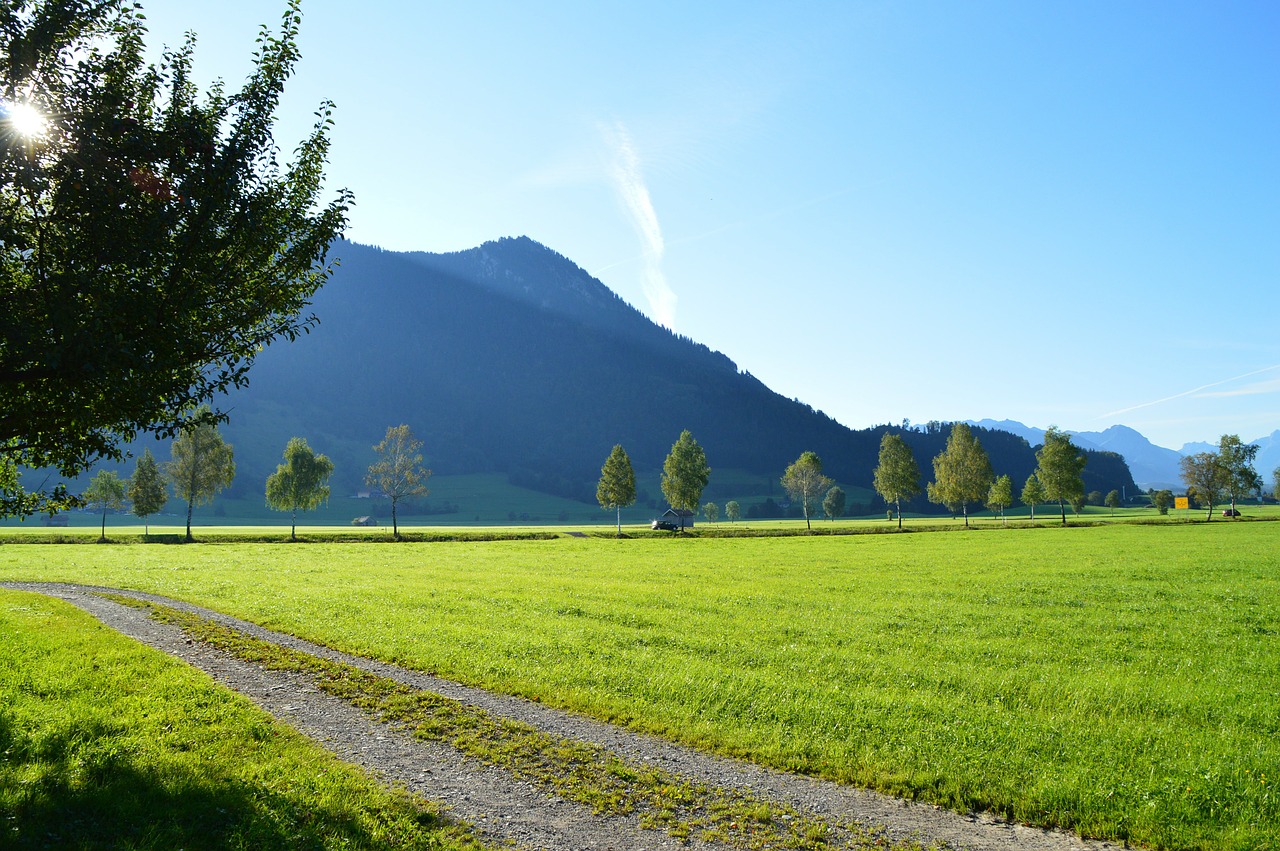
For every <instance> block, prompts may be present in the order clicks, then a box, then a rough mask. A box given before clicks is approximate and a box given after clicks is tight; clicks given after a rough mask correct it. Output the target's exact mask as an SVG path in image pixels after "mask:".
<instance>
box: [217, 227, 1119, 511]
mask: <svg viewBox="0 0 1280 851" xmlns="http://www.w3.org/2000/svg"><path fill="white" fill-rule="evenodd" d="M335 254H336V255H338V256H339V257H340V260H341V262H340V266H339V267H338V268H337V270H336V272H335V273H334V275H333V277H332V278H331V279H330V281H329V282H328V283H326V284H325V286H324V287H322V288H321V289H320V290H319V291H318V292H317V294H316V296H315V299H314V301H313V305H312V312H313V313H314V314H315V315H316V316H317V317H318V318H319V320H320V321H319V322H318V324H317V325H316V326H315V327H314V328H312V330H311V331H310V333H308V334H307V335H305V336H303V337H300V338H299V339H298V340H296V341H293V342H291V343H289V344H280V343H277V344H276V345H272V346H270V347H268V348H267V349H266V350H265V351H264V352H263V353H262V354H261V355H259V357H258V359H257V361H256V363H255V365H254V369H253V373H252V374H251V376H250V382H249V385H248V386H247V387H245V388H241V389H238V390H236V391H235V392H233V393H232V394H230V395H228V396H227V397H226V398H225V400H223V401H222V403H221V404H220V407H221V408H223V409H224V410H226V411H227V412H228V414H229V415H230V421H229V422H228V424H227V425H226V426H225V428H224V432H225V434H226V436H227V438H228V440H229V441H230V442H232V444H233V445H234V446H235V450H236V462H237V467H238V475H237V478H236V482H235V483H234V484H233V486H232V491H231V493H230V494H229V495H230V496H238V497H242V498H250V497H258V498H260V496H261V489H262V486H263V482H264V481H265V478H266V476H267V475H268V474H269V473H270V472H272V471H273V470H274V469H275V466H276V465H277V464H278V463H279V461H280V453H281V451H282V449H283V447H284V445H285V443H286V442H287V441H288V440H289V438H291V437H294V436H301V437H305V438H307V439H308V441H309V442H310V444H311V446H312V447H313V448H314V449H315V450H316V451H317V452H323V453H325V454H327V455H329V457H330V458H331V459H332V460H333V461H334V462H335V465H336V472H335V474H334V480H333V482H332V484H333V486H334V488H335V492H344V491H346V492H350V491H354V490H356V489H358V488H360V487H361V485H362V479H363V475H364V471H365V470H366V469H367V468H368V465H369V464H370V463H372V461H373V460H374V458H373V451H372V448H371V447H372V445H373V444H374V443H376V442H377V441H378V440H380V439H381V437H382V435H383V433H384V432H385V430H386V429H387V428H388V427H389V426H394V425H399V424H401V423H406V424H408V425H409V426H410V427H411V428H412V429H413V431H414V432H415V434H416V435H417V436H418V438H419V439H421V440H423V442H424V450H423V451H424V454H425V455H426V465H427V466H428V467H431V468H432V469H434V470H435V472H437V473H441V474H446V473H453V474H462V473H501V474H504V475H506V476H507V478H508V481H510V482H511V483H512V484H519V485H521V486H523V487H528V488H533V489H535V490H540V491H543V492H546V493H552V494H555V495H558V496H568V497H571V498H574V499H578V500H580V501H582V502H585V503H593V502H594V494H595V484H596V481H597V480H598V478H599V471H600V465H601V464H602V463H603V462H604V459H605V458H606V457H607V455H608V454H609V451H610V450H611V449H612V447H613V446H614V445H615V444H622V445H623V446H624V447H625V449H626V450H627V452H628V454H629V455H630V456H631V459H632V463H633V465H634V467H635V468H636V469H637V470H638V471H640V470H658V469H660V467H661V465H662V461H663V459H664V458H665V457H666V453H667V452H668V450H669V449H670V447H671V444H672V443H673V442H674V441H675V440H676V438H677V437H678V436H679V434H680V432H681V431H682V430H683V429H689V430H690V431H691V432H692V433H693V435H694V437H695V439H697V440H698V441H699V443H701V444H702V445H703V447H704V449H705V450H706V452H707V455H708V460H709V462H710V464H711V467H712V486H713V487H715V486H716V482H717V480H716V470H717V469H719V470H742V471H745V472H748V473H751V474H753V475H758V476H761V477H762V478H763V480H765V481H771V482H774V483H776V482H777V477H778V476H780V475H781V474H782V472H783V470H784V469H785V467H786V465H787V464H789V463H791V462H792V461H794V460H795V459H796V458H797V457H798V456H799V455H800V453H801V452H804V451H815V452H817V453H818V454H819V455H820V456H821V457H822V459H823V462H824V466H825V472H826V473H827V474H828V475H830V476H831V477H833V478H834V479H836V480H837V481H838V482H840V483H841V484H843V485H845V486H846V487H856V488H865V489H868V490H869V489H870V487H871V478H872V470H873V468H874V466H875V464H876V462H877V458H878V452H879V444H880V438H881V436H882V435H883V434H884V433H885V432H887V431H895V432H898V433H901V434H902V435H903V437H904V439H905V440H906V441H907V442H908V445H909V446H910V447H911V448H912V451H913V453H914V454H915V456H916V460H917V463H918V464H919V466H920V468H921V473H922V481H921V485H922V486H923V484H924V482H925V481H927V480H928V478H929V477H930V473H931V469H930V460H931V459H932V458H933V457H934V456H935V455H936V454H937V453H938V452H941V451H942V449H943V447H944V446H945V442H946V437H947V433H948V432H949V428H948V427H944V426H942V425H941V424H932V423H931V424H930V425H929V426H927V427H922V428H916V429H908V430H903V429H899V428H897V427H895V426H888V425H885V426H876V427H874V428H870V429H860V430H855V429H850V428H848V427H846V426H844V425H842V424H840V423H838V422H836V421H835V420H834V419H832V418H831V417H829V416H828V415H826V414H824V413H823V412H821V411H818V410H815V409H814V408H812V407H811V406H809V405H807V404H805V403H803V402H801V401H799V400H796V399H789V398H786V397H784V396H782V395H781V394H779V393H776V392H775V391H773V390H771V389H770V388H768V387H766V386H765V385H764V384H763V383H762V382H760V381H759V380H758V379H756V378H755V377H753V376H752V375H750V374H749V373H747V372H745V371H742V370H740V369H739V368H738V367H737V365H736V364H735V362H734V361H733V360H731V359H730V358H729V357H728V356H727V355H725V354H722V353H720V352H716V351H713V350H712V349H710V348H709V347H707V346H705V345H703V344H701V343H697V342H696V341H693V340H690V339H688V338H686V337H682V336H680V335H678V334H675V333H674V332H672V331H671V330H669V329H667V328H663V327H661V326H658V325H656V324H655V323H653V322H651V321H650V320H649V319H648V318H647V317H645V316H644V315H643V314H642V313H640V311H638V310H636V309H635V308H634V307H632V306H631V305H629V304H627V303H626V302H625V301H623V300H622V299H621V298H620V297H618V296H617V295H616V294H614V293H613V292H612V291H611V290H609V289H608V288H607V287H606V286H605V285H604V284H603V283H601V282H599V281H598V280H597V279H595V278H593V277H592V276H590V275H589V274H588V273H587V272H585V271H584V270H582V269H581V268H580V267H578V266H577V265H576V264H574V263H573V262H572V261H570V260H569V259H568V258H565V257H563V256H562V255H560V254H558V253H557V252H555V251H553V250H551V249H549V248H546V247H545V246H542V245H540V244H539V243H537V242H534V241H533V240H530V239H528V238H527V237H518V238H506V239H502V240H495V241H491V242H486V243H484V244H483V245H481V246H478V247H477V248H474V249H468V250H466V251H461V252H453V253H450V254H427V253H425V252H414V253H403V252H393V251H386V250H384V249H381V248H377V247H373V246H363V245H359V244H356V243H350V242H343V243H341V244H339V245H338V246H336V247H335ZM975 433H977V434H978V437H979V439H980V440H981V441H982V444H983V446H984V448H985V449H986V450H987V452H988V454H989V455H990V456H991V459H992V464H993V467H994V468H995V471H996V473H997V474H998V475H999V474H1008V475H1010V477H1011V478H1013V479H1015V481H1016V482H1017V483H1018V485H1019V486H1021V482H1022V481H1023V480H1025V478H1026V477H1027V476H1028V475H1029V474H1030V473H1031V471H1032V470H1033V469H1034V468H1035V457H1034V451H1033V449H1032V447H1031V446H1030V445H1029V444H1028V442H1027V441H1026V440H1024V439H1023V438H1021V437H1018V436H1016V435H1013V434H1009V433H1007V432H1003V431H998V430H987V429H976V430H975ZM1085 476H1086V484H1087V488H1088V489H1089V490H1102V491H1103V492H1106V491H1108V490H1111V489H1122V488H1127V489H1129V490H1130V491H1132V490H1133V479H1132V476H1131V475H1130V472H1129V470H1128V468H1127V467H1126V466H1125V464H1124V461H1123V459H1122V458H1120V456H1118V455H1116V454H1114V453H1109V452H1106V451H1101V452H1097V451H1092V450H1090V461H1089V464H1088V466H1087V467H1086V469H1085ZM775 493H776V492H775ZM738 496H739V495H736V494H735V495H733V496H726V497H724V498H737V497H738ZM860 507H861V508H862V509H863V513H866V512H869V511H871V510H875V509H874V507H873V506H872V505H871V503H864V504H862V505H861V506H860ZM909 508H910V510H912V511H933V512H936V511H940V510H941V509H940V508H939V507H937V506H933V505H931V504H929V503H928V502H927V500H926V499H925V498H924V496H923V495H922V496H920V497H917V499H916V500H914V501H913V502H912V503H911V505H910V506H909Z"/></svg>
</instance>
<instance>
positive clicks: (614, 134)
mask: <svg viewBox="0 0 1280 851" xmlns="http://www.w3.org/2000/svg"><path fill="white" fill-rule="evenodd" d="M600 132H601V134H602V135H603V136H604V139H605V143H606V144H607V145H608V146H609V152H610V155H611V158H612V159H611V161H610V164H609V176H610V179H611V180H612V181H613V188H614V191H616V192H617V193H618V198H619V199H620V200H621V201H622V206H623V207H624V208H625V209H626V211H627V214H628V215H629V216H630V218H631V223H632V225H633V226H634V227H635V229H636V234H637V235H638V236H639V237H640V241H641V243H642V246H643V254H642V255H641V256H642V259H643V261H644V264H645V270H644V283H643V287H644V295H645V298H646V299H647V300H648V302H649V309H650V311H651V312H652V314H653V318H654V320H655V321H657V322H658V323H659V324H661V325H665V326H666V327H668V328H673V327H675V319H676V294H675V291H674V290H672V289H671V285H670V284H668V283H667V277H666V275H665V274H664V273H663V271H662V258H663V256H664V255H665V254H666V244H665V243H664V242H663V239H662V228H661V226H659V224H658V214H657V212H656V211H655V210H654V209H653V200H652V199H651V198H650V197H649V187H648V186H647V185H646V184H645V181H644V174H643V172H642V170H641V168H640V156H639V154H638V153H637V152H636V148H635V145H634V143H633V142H632V141H631V135H630V134H629V133H628V132H627V128H626V127H625V126H624V125H623V124H622V122H620V121H618V122H614V123H613V124H612V125H608V124H602V125H600Z"/></svg>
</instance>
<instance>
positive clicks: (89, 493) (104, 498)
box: [84, 470, 127, 542]
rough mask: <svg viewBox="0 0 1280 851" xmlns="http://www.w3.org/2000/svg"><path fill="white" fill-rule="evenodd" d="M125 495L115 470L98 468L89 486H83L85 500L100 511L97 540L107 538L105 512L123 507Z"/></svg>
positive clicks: (121, 480) (123, 485)
mask: <svg viewBox="0 0 1280 851" xmlns="http://www.w3.org/2000/svg"><path fill="white" fill-rule="evenodd" d="M126 496H127V494H126V489H125V483H124V480H123V479H121V478H120V476H119V475H117V474H116V471H115V470H99V471H98V472H97V473H95V474H94V476H93V480H92V481H90V482H89V487H87V488H85V491H84V500H85V502H87V503H89V505H90V506H92V507H93V509H94V510H95V511H101V512H102V534H101V535H99V536H98V541H99V542H102V541H105V540H106V539H107V512H108V511H119V510H120V509H122V508H124V503H125V499H126Z"/></svg>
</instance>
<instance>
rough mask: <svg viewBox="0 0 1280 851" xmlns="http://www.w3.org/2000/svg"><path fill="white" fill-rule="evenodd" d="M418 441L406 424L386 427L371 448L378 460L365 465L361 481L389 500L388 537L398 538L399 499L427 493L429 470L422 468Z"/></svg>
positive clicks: (419, 441) (420, 445)
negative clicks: (382, 435)
mask: <svg viewBox="0 0 1280 851" xmlns="http://www.w3.org/2000/svg"><path fill="white" fill-rule="evenodd" d="M420 449H422V441H421V440H417V439H416V438H414V436H413V432H412V431H410V430H409V426H407V425H398V426H390V427H388V428H387V433H386V436H385V437H383V438H382V442H381V443H378V444H376V445H375V446H374V447H373V451H374V452H376V453H378V460H377V461H375V462H374V463H373V464H372V465H370V467H369V472H368V473H367V474H366V475H365V477H364V482H365V484H367V485H368V486H369V487H371V488H377V489H378V490H380V491H382V493H383V494H385V495H386V497H387V499H389V500H391V537H393V538H395V539H396V540H397V541H398V540H400V526H399V524H398V522H397V517H396V507H397V506H398V505H399V504H400V502H401V500H405V499H410V498H412V497H415V496H426V495H427V480H428V479H430V478H431V471H430V470H427V469H424V468H423V467H422V453H421V452H419V451H418V450H420Z"/></svg>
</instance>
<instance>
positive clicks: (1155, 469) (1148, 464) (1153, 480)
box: [972, 420, 1280, 490]
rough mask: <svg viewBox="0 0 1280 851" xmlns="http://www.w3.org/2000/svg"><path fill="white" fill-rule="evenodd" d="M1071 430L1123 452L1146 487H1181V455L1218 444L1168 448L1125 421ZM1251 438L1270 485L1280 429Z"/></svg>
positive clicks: (1037, 431)
mask: <svg viewBox="0 0 1280 851" xmlns="http://www.w3.org/2000/svg"><path fill="white" fill-rule="evenodd" d="M972 424H973V425H980V426H982V427H983V428H990V429H999V430H1001V431H1007V432H1009V433H1011V434H1016V435H1018V436H1020V437H1023V438H1026V440H1027V441H1028V442H1030V443H1032V444H1035V443H1040V442H1042V441H1043V440H1044V429H1041V428H1035V427H1033V426H1028V425H1023V424H1022V423H1020V422H1015V421H1014V420H999V421H997V420H978V421H976V422H974V423H972ZM1070 434H1071V437H1072V440H1073V441H1074V442H1075V443H1076V445H1077V446H1079V447H1080V448H1082V449H1098V450H1104V451H1108V452H1118V453H1119V454H1121V455H1123V456H1124V459H1125V461H1126V462H1127V463H1128V465H1129V471H1130V472H1131V473H1132V474H1133V479H1134V481H1135V482H1137V483H1138V485H1139V486H1140V487H1143V488H1152V487H1155V488H1170V489H1173V490H1178V489H1180V488H1182V487H1183V485H1182V478H1181V472H1180V468H1179V466H1178V464H1179V462H1180V460H1181V459H1182V457H1183V456H1184V455H1191V454H1193V453H1196V452H1214V451H1216V450H1217V448H1218V447H1217V444H1216V443H1188V444H1186V445H1185V446H1183V447H1182V449H1181V450H1180V451H1177V450H1173V449H1166V448H1165V447H1163V446H1156V445H1155V444H1153V443H1152V442H1151V441H1149V440H1147V438H1145V437H1143V435H1142V434H1141V433H1139V432H1137V431H1135V430H1133V429H1131V428H1129V427H1128V426H1123V425H1113V426H1111V427H1110V428H1108V429H1105V430H1104V431H1073V432H1071V433H1070ZM1249 442H1250V443H1253V444H1256V445H1257V447H1258V457H1257V459H1256V462H1255V465H1254V466H1255V468H1256V469H1257V471H1258V473H1259V474H1261V475H1262V477H1263V479H1264V480H1265V481H1266V483H1267V485H1268V487H1270V485H1271V473H1272V471H1273V470H1275V469H1276V468H1277V467H1280V430H1277V431H1274V432H1272V433H1271V434H1270V435H1268V436H1266V437H1261V438H1258V439H1257V440H1253V441H1249Z"/></svg>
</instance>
